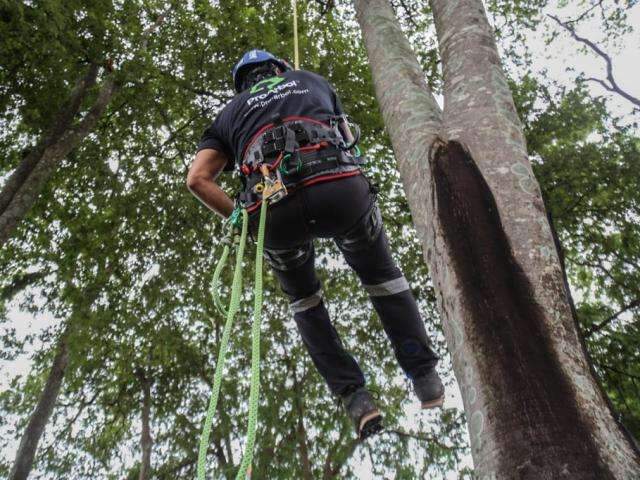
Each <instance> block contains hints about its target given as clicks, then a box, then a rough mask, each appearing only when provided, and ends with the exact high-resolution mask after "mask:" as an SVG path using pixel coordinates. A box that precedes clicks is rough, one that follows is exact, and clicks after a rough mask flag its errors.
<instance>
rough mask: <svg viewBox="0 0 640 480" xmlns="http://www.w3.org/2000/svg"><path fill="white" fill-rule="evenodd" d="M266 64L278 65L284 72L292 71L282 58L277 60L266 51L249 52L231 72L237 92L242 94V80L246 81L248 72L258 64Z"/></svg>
mask: <svg viewBox="0 0 640 480" xmlns="http://www.w3.org/2000/svg"><path fill="white" fill-rule="evenodd" d="M265 62H270V63H273V64H274V65H277V66H278V68H280V70H282V71H283V72H286V71H287V70H291V66H290V65H289V64H288V63H287V62H285V61H284V60H282V59H281V58H277V57H276V56H275V55H273V54H271V53H269V52H267V51H265V50H249V51H248V52H247V53H245V54H244V55H243V56H242V58H241V59H240V61H239V62H238V63H236V65H235V67H233V70H232V71H231V74H232V75H233V86H234V87H235V89H236V92H238V93H240V92H241V91H242V80H243V79H244V75H245V74H246V72H247V71H248V70H250V69H251V67H253V66H255V65H256V64H258V63H265Z"/></svg>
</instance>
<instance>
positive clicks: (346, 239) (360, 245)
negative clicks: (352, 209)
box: [336, 202, 382, 252]
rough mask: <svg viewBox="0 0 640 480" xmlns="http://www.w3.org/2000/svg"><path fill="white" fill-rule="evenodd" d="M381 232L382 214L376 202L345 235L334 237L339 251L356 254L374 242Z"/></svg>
mask: <svg viewBox="0 0 640 480" xmlns="http://www.w3.org/2000/svg"><path fill="white" fill-rule="evenodd" d="M380 232H382V214H381V213H380V208H379V207H378V204H377V203H376V202H373V204H372V205H371V208H370V209H369V211H368V212H367V213H366V214H365V215H364V217H362V218H361V219H360V220H359V221H358V223H357V224H356V225H355V226H353V227H352V228H351V230H349V231H348V232H347V233H345V234H344V235H341V236H339V237H336V243H337V244H338V247H339V248H340V249H341V250H346V251H347V252H357V251H359V250H364V249H365V248H367V247H369V246H370V245H371V244H373V242H375V241H376V240H377V239H378V237H379V236H380Z"/></svg>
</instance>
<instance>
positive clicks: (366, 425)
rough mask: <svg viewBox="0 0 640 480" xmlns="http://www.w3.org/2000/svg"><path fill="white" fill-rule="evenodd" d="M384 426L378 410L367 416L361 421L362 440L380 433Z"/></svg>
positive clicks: (360, 435)
mask: <svg viewBox="0 0 640 480" xmlns="http://www.w3.org/2000/svg"><path fill="white" fill-rule="evenodd" d="M383 428H384V426H383V425H382V415H381V414H380V412H379V411H378V410H374V411H372V412H369V413H367V414H365V415H364V416H363V417H362V420H360V434H359V435H358V436H359V438H360V440H366V439H367V438H369V437H371V436H372V435H375V434H376V433H378V432H380V431H381V430H382V429H383Z"/></svg>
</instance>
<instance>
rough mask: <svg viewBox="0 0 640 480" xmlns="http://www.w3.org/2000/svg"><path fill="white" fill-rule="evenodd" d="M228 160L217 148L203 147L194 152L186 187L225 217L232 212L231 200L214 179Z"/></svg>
mask: <svg viewBox="0 0 640 480" xmlns="http://www.w3.org/2000/svg"><path fill="white" fill-rule="evenodd" d="M227 162H228V158H227V156H226V155H225V154H224V153H222V152H221V151H219V150H215V149H212V148H205V149H203V150H200V151H199V152H198V153H197V154H196V158H195V160H194V161H193V163H192V164H191V168H190V169H189V173H188V175H187V187H188V188H189V190H191V193H193V194H194V195H195V196H196V197H197V198H198V199H199V200H200V201H201V202H202V203H204V204H205V205H206V206H207V207H209V208H210V209H211V210H213V211H214V212H216V213H217V214H218V215H220V216H222V217H224V218H227V217H228V216H229V215H231V212H233V200H231V199H230V198H229V196H228V195H227V194H226V193H224V191H222V189H221V188H220V187H219V186H218V184H217V183H216V182H215V180H216V179H217V178H218V175H220V173H221V172H222V170H223V169H224V167H225V165H226V164H227Z"/></svg>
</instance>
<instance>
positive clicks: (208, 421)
mask: <svg viewBox="0 0 640 480" xmlns="http://www.w3.org/2000/svg"><path fill="white" fill-rule="evenodd" d="M269 182H270V178H269V175H268V172H265V175H264V190H263V191H264V192H265V197H264V201H263V202H262V206H261V208H260V221H259V225H258V240H257V246H256V266H255V284H254V291H255V295H254V306H253V322H252V326H251V335H252V342H251V387H250V391H249V419H248V425H247V436H246V440H245V450H244V455H243V456H242V462H241V464H240V469H239V470H238V474H237V475H236V480H244V479H245V478H246V477H247V474H248V473H247V472H250V469H251V463H252V461H253V447H254V444H255V438H256V427H257V424H258V403H259V397H260V323H261V320H262V289H263V282H262V268H263V255H264V233H265V224H266V218H267V205H268V204H269V203H271V199H272V198H276V196H277V195H280V194H282V192H281V190H279V189H278V187H277V186H274V185H271V184H270V183H269ZM267 192H271V196H268V195H267ZM285 194H286V192H285ZM248 223H249V214H248V212H247V210H246V209H236V210H234V213H233V214H232V216H231V218H230V220H229V222H228V228H229V233H228V234H227V236H226V237H225V240H224V241H223V243H224V249H223V252H222V256H221V257H220V260H219V262H218V264H217V265H216V268H215V270H214V274H213V279H212V282H211V291H212V292H211V293H212V296H213V299H214V304H215V305H216V308H217V309H218V311H219V312H220V313H221V314H222V315H224V316H225V317H226V323H225V325H224V329H223V331H222V339H221V342H220V350H219V352H218V360H217V362H216V370H215V373H214V376H213V391H212V393H211V399H210V401H209V408H208V409H207V416H206V418H205V422H204V427H203V429H202V435H201V437H200V447H199V451H198V467H197V478H198V480H204V479H205V468H206V459H207V447H208V445H209V437H210V435H211V426H212V423H213V416H214V414H215V411H216V407H217V405H218V398H219V396H220V386H221V383H222V373H223V370H224V364H225V360H226V355H227V349H228V345H229V338H230V336H231V328H232V326H233V321H234V318H235V316H236V313H237V312H238V309H239V307H240V297H241V293H242V260H243V256H244V250H245V246H246V242H247V230H248ZM239 224H241V225H242V227H241V230H240V233H239V234H238V229H239V226H238V225H239ZM231 237H233V238H234V239H233V243H234V244H236V246H237V248H236V263H235V271H234V273H233V282H232V286H231V298H230V300H229V307H228V309H225V308H224V306H223V305H222V301H221V299H220V296H219V293H218V291H219V282H220V276H221V274H222V270H223V269H224V267H225V264H226V262H227V258H228V257H229V252H230V244H231ZM212 323H213V322H212ZM248 475H249V476H250V475H251V474H250V473H249V474H248Z"/></svg>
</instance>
